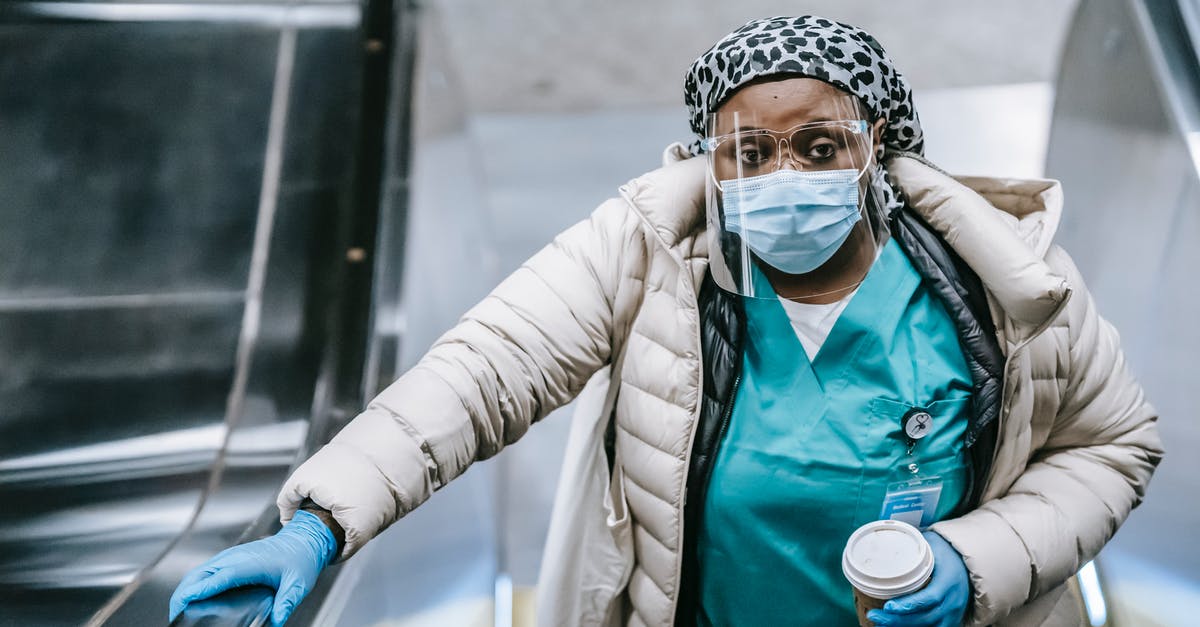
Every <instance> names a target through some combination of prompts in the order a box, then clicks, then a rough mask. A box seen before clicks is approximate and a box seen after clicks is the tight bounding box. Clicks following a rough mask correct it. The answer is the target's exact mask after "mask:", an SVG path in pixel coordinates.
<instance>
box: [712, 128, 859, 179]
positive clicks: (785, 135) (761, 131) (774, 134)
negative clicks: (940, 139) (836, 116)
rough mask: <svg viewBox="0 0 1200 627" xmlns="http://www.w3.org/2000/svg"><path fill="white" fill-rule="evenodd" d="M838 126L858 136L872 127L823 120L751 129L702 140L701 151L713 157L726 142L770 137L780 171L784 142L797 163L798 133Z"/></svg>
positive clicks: (793, 160)
mask: <svg viewBox="0 0 1200 627" xmlns="http://www.w3.org/2000/svg"><path fill="white" fill-rule="evenodd" d="M838 125H842V126H841V128H843V129H845V130H847V131H850V132H853V133H856V134H865V133H867V131H868V129H869V128H870V126H871V125H870V124H869V123H868V122H867V121H866V120H823V121H820V122H803V123H801V124H797V125H796V126H793V127H791V128H789V129H786V130H782V131H773V130H771V129H767V128H756V129H750V130H745V131H734V132H732V133H725V134H722V135H713V136H710V137H705V138H703V139H701V140H700V149H701V150H702V151H704V152H706V153H708V154H709V155H713V154H714V153H715V151H716V149H717V147H719V146H720V145H721V144H722V143H723V142H725V141H726V140H729V139H739V138H743V137H757V136H761V135H769V136H770V137H771V138H772V139H774V140H775V151H776V154H777V155H779V156H778V159H779V160H778V161H777V162H776V163H777V165H776V167H775V169H776V170H778V169H779V164H782V163H783V161H782V159H783V150H781V148H780V146H781V144H782V142H783V141H784V140H788V151H787V152H788V155H790V159H789V161H792V162H795V161H796V154H795V153H794V152H792V151H793V147H792V144H791V141H790V140H791V138H792V137H794V136H795V135H796V133H799V132H801V131H804V130H807V129H810V128H823V127H836V126H838ZM867 154H868V155H869V154H870V151H869V150H868V151H867ZM868 160H869V159H868Z"/></svg>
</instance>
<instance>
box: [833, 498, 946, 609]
mask: <svg viewBox="0 0 1200 627" xmlns="http://www.w3.org/2000/svg"><path fill="white" fill-rule="evenodd" d="M842 573H843V574H844V575H845V576H846V579H847V580H848V581H849V582H850V585H851V587H852V589H853V591H854V607H855V609H856V610H857V612H858V624H859V625H860V626H861V627H873V625H874V624H873V623H872V622H871V621H870V620H868V619H867V612H869V611H870V610H873V609H880V608H882V607H883V604H884V603H887V601H888V600H889V599H894V598H896V597H899V596H903V595H906V594H910V593H912V592H916V591H917V590H920V589H921V588H924V587H925V586H926V585H927V584H928V583H929V578H930V576H931V575H933V548H932V547H930V546H929V542H927V541H926V540H925V537H924V536H922V535H921V532H920V531H918V530H917V528H916V527H913V526H912V525H909V524H908V523H903V522H900V521H896V520H877V521H875V522H870V523H867V524H865V525H863V526H862V527H859V528H858V529H857V530H856V531H855V532H854V533H853V534H851V535H850V540H848V541H847V542H846V550H845V551H843V552H842Z"/></svg>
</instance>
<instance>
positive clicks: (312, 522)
mask: <svg viewBox="0 0 1200 627" xmlns="http://www.w3.org/2000/svg"><path fill="white" fill-rule="evenodd" d="M336 552H337V540H335V539H334V537H333V532H332V531H330V530H329V527H327V526H325V523H323V522H321V519H320V518H317V517H316V516H314V515H313V514H310V513H309V512H306V511H304V510H299V511H297V512H296V515H295V517H294V518H292V519H291V520H290V521H288V524H286V525H284V526H283V529H280V530H279V533H276V534H275V535H273V536H271V537H269V538H263V539H262V540H255V541H254V542H247V543H246V544H239V545H237V546H234V547H230V548H228V549H225V550H224V551H221V552H220V553H217V554H216V556H214V557H213V558H212V559H210V560H208V561H207V562H205V563H204V564H201V565H200V566H197V567H196V568H195V569H193V570H192V571H191V572H189V573H188V574H187V575H185V576H184V578H183V581H180V582H179V587H178V588H176V589H175V594H172V595H171V605H170V620H172V621H173V620H175V617H176V616H178V615H179V613H180V612H182V611H183V608H184V607H186V606H187V604H188V603H191V602H192V601H198V600H200V599H207V598H208V597H211V596H215V595H217V594H220V593H222V592H224V591H226V590H229V589H230V588H237V587H238V586H252V585H261V586H270V587H272V588H274V589H275V604H274V607H272V609H271V624H272V625H276V626H278V625H282V624H283V623H284V622H285V621H286V620H287V619H288V617H289V616H291V615H292V610H294V609H296V606H297V605H299V604H300V601H301V600H303V599H304V596H305V595H307V594H308V592H309V590H312V587H313V584H315V583H316V582H317V575H320V574H321V569H323V568H325V566H327V565H328V564H329V562H330V561H332V560H333V558H334V554H335V553H336Z"/></svg>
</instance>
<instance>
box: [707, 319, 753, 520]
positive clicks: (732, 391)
mask: <svg viewBox="0 0 1200 627" xmlns="http://www.w3.org/2000/svg"><path fill="white" fill-rule="evenodd" d="M743 341H745V340H743ZM741 383H742V367H741V366H738V373H737V376H735V377H734V378H733V387H731V388H729V406H728V407H726V408H725V415H724V416H722V417H721V428H720V429H718V430H717V441H716V443H715V444H714V446H713V451H712V459H710V460H708V468H705V469H704V477H703V478H702V479H701V481H700V486H701V490H700V496H701V497H702V498H707V497H708V482H709V481H710V480H711V479H712V471H713V466H715V465H716V464H717V452H718V451H720V450H721V442H722V441H723V440H724V439H725V432H726V431H728V430H729V423H730V421H731V420H732V419H733V401H734V399H735V398H737V391H738V386H739V385H741ZM696 511H697V512H698V514H703V513H704V503H700V509H698V510H696Z"/></svg>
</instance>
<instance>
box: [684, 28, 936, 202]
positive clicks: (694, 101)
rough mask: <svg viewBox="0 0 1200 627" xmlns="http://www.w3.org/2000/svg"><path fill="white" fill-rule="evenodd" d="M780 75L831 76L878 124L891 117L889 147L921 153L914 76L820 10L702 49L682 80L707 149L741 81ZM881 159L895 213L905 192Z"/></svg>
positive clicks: (878, 173) (882, 186)
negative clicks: (713, 118)
mask: <svg viewBox="0 0 1200 627" xmlns="http://www.w3.org/2000/svg"><path fill="white" fill-rule="evenodd" d="M774 74H796V75H798V76H806V77H809V78H815V79H818V80H822V81H825V82H826V83H829V84H831V85H833V86H834V87H837V88H838V89H840V90H842V91H844V92H846V93H848V94H852V95H854V96H857V97H858V98H859V100H861V101H862V103H863V105H864V106H865V107H866V108H867V111H868V112H869V113H870V114H871V118H872V119H871V120H868V122H872V121H874V120H877V119H879V118H881V117H882V118H886V119H887V126H886V127H885V129H884V131H883V145H884V149H885V151H907V152H915V153H918V154H923V153H924V149H925V140H924V134H923V133H922V132H921V122H920V121H919V120H918V119H917V111H916V109H914V108H913V102H912V92H911V91H910V90H909V87H908V82H907V81H905V80H904V77H903V76H902V75H901V74H900V72H899V71H897V70H896V67H895V65H894V64H893V63H892V60H891V59H890V58H889V57H888V56H887V53H886V52H884V50H883V46H881V45H879V42H878V41H875V38H874V37H872V36H871V35H870V34H869V33H867V32H866V31H863V30H861V29H859V28H855V27H853V26H848V25H846V24H842V23H840V22H835V21H833V20H829V19H826V18H823V17H817V16H814V15H803V16H800V17H771V18H766V19H760V20H752V21H750V22H747V23H746V25H745V26H742V27H741V28H739V29H737V30H736V31H734V32H732V33H730V34H728V35H726V36H725V37H724V38H723V39H721V40H720V41H718V42H717V43H716V45H714V46H713V47H712V48H710V49H709V50H708V51H707V52H705V53H704V54H702V55H700V58H698V59H696V60H695V61H694V62H693V63H692V66H691V67H690V68H688V72H687V76H686V77H685V79H684V83H683V94H684V102H685V104H687V108H688V113H689V114H690V115H691V128H692V132H693V133H695V134H696V137H697V140H696V141H695V142H693V143H692V144H691V146H690V150H691V152H692V154H694V155H698V154H700V152H701V151H702V150H701V148H700V141H699V140H700V139H702V138H703V137H704V136H705V128H706V126H707V123H708V119H709V116H710V115H711V114H712V113H713V112H714V111H716V110H717V108H719V107H720V106H721V105H722V104H723V103H724V102H725V101H726V100H727V99H728V98H729V97H730V96H731V95H733V92H734V91H736V90H737V89H738V88H739V87H742V86H743V85H745V84H747V83H749V82H750V81H752V80H754V79H756V78H761V77H764V76H771V75H774ZM886 174H887V173H886V172H885V171H884V168H883V166H882V164H881V165H880V167H878V168H876V169H875V181H874V182H875V183H876V185H875V186H874V187H875V188H876V189H877V190H879V191H880V192H881V193H882V194H883V196H884V198H882V199H881V200H882V201H883V205H884V207H886V208H887V209H886V210H887V212H888V213H889V214H891V213H892V212H893V211H894V210H896V209H898V208H899V207H900V206H901V201H900V200H899V192H898V190H895V189H893V188H892V186H891V185H890V184H889V183H888V182H887V177H886Z"/></svg>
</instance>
